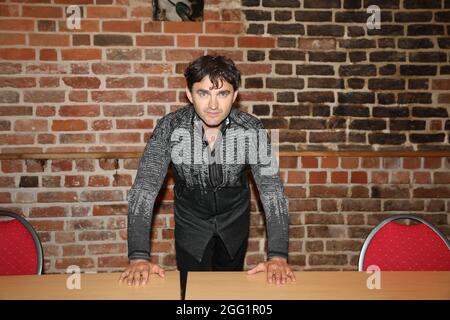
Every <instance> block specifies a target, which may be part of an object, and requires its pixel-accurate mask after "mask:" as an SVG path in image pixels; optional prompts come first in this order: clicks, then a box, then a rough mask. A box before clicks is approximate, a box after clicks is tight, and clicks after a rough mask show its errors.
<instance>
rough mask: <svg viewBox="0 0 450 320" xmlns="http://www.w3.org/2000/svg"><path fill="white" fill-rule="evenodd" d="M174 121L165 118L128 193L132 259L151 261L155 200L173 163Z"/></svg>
mask: <svg viewBox="0 0 450 320" xmlns="http://www.w3.org/2000/svg"><path fill="white" fill-rule="evenodd" d="M169 124H170V121H169V120H168V119H167V118H162V119H161V120H160V121H159V122H158V124H157V125H156V127H155V129H154V130H153V135H152V137H151V138H150V140H149V141H148V143H147V145H146V147H145V150H144V154H143V156H142V158H141V161H140V164H139V168H138V171H137V174H136V178H135V181H134V183H133V186H132V187H131V190H130V191H129V193H128V258H129V259H130V260H135V259H145V260H150V229H151V221H152V215H153V207H154V204H155V199H156V197H157V195H158V193H159V190H160V188H161V186H162V184H163V182H164V178H165V176H166V174H167V168H168V166H169V163H170V143H169V142H170V131H171V130H170V127H169Z"/></svg>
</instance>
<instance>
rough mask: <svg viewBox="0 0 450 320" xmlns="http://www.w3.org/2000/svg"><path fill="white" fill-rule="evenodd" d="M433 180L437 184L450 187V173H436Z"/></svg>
mask: <svg viewBox="0 0 450 320" xmlns="http://www.w3.org/2000/svg"><path fill="white" fill-rule="evenodd" d="M433 179H434V183H435V184H449V185H450V173H449V172H434V173H433Z"/></svg>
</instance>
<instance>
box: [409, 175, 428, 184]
mask: <svg viewBox="0 0 450 320" xmlns="http://www.w3.org/2000/svg"><path fill="white" fill-rule="evenodd" d="M413 181H414V183H415V184H430V183H431V173H430V172H414V173H413Z"/></svg>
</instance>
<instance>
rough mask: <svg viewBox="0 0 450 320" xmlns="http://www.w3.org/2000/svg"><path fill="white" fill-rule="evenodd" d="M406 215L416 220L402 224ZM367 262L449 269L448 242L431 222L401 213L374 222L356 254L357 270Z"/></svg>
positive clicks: (391, 266)
mask: <svg viewBox="0 0 450 320" xmlns="http://www.w3.org/2000/svg"><path fill="white" fill-rule="evenodd" d="M401 219H410V220H413V221H416V222H419V223H418V224H413V225H402V224H399V223H396V222H395V220H401ZM371 265H375V266H377V267H379V268H380V270H381V271H450V242H449V241H448V239H447V237H446V236H445V235H444V234H442V233H441V232H440V231H439V230H438V229H437V228H436V227H435V226H434V225H432V224H431V223H429V222H428V221H426V220H424V219H422V218H420V217H418V216H415V215H408V214H402V215H397V216H394V217H390V218H388V219H386V220H384V221H382V222H381V223H380V224H378V225H377V226H376V227H375V228H374V229H373V230H372V232H371V233H370V234H369V236H368V237H367V239H366V241H365V242H364V244H363V247H362V249H361V254H360V256H359V263H358V270H359V271H366V270H367V268H368V267H369V266H371Z"/></svg>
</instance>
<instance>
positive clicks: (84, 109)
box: [59, 105, 100, 117]
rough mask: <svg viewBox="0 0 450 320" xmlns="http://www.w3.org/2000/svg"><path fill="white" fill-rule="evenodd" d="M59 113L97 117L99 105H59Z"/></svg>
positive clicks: (64, 115) (71, 115)
mask: <svg viewBox="0 0 450 320" xmlns="http://www.w3.org/2000/svg"><path fill="white" fill-rule="evenodd" d="M59 115H60V116H62V117H98V116H99V115H100V107H99V106H98V105H73V106H61V107H60V108H59Z"/></svg>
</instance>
